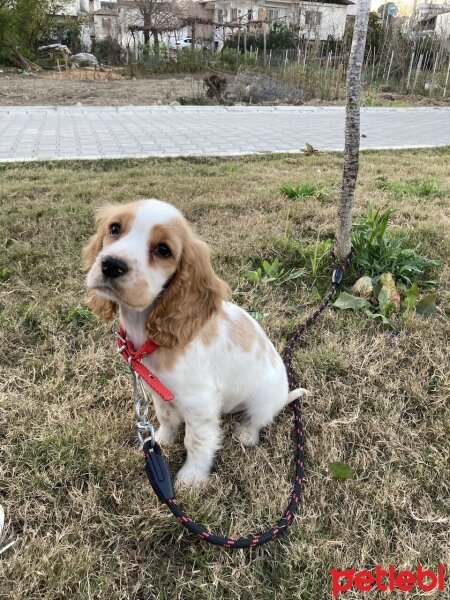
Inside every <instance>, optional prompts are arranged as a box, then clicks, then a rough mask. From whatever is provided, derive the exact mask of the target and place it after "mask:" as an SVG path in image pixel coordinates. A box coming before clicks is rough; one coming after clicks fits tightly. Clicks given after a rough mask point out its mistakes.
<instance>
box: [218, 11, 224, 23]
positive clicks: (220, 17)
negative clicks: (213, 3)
mask: <svg viewBox="0 0 450 600" xmlns="http://www.w3.org/2000/svg"><path fill="white" fill-rule="evenodd" d="M217 20H218V21H219V23H223V10H220V9H218V11H217Z"/></svg>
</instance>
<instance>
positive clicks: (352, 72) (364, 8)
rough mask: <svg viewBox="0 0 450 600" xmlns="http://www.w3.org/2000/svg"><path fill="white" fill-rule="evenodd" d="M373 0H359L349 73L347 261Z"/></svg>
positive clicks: (343, 206) (341, 235) (343, 247)
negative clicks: (362, 82) (371, 1)
mask: <svg viewBox="0 0 450 600" xmlns="http://www.w3.org/2000/svg"><path fill="white" fill-rule="evenodd" d="M369 8H370V0H359V4H358V11H357V13H356V20H355V27H354V29H353V40H352V48H351V51H350V58H349V64H348V71H347V101H346V106H345V148H344V172H343V176H342V185H341V195H340V199H339V205H338V211H337V215H338V224H337V232H336V254H337V257H338V258H339V259H340V260H343V259H344V258H345V257H346V256H347V254H348V253H349V252H350V249H351V230H352V210H353V203H354V198H355V187H356V179H357V177H358V169H359V142H360V96H361V69H362V65H363V62H364V49H365V45H366V36H367V25H368V22H369Z"/></svg>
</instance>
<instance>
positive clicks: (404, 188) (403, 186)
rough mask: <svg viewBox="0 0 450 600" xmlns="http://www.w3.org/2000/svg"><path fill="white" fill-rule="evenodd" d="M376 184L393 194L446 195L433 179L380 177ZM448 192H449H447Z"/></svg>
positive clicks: (422, 196)
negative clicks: (408, 179) (390, 178)
mask: <svg viewBox="0 0 450 600" xmlns="http://www.w3.org/2000/svg"><path fill="white" fill-rule="evenodd" d="M377 185H378V187H379V188H380V189H382V190H387V191H389V192H392V193H393V194H394V195H395V196H416V197H418V198H430V197H431V198H436V197H442V196H445V195H446V191H445V189H444V188H443V187H442V184H441V183H440V182H439V181H436V180H435V179H422V180H417V179H413V180H410V181H401V182H393V181H387V180H386V179H380V180H379V181H378V182H377ZM449 193H450V192H449Z"/></svg>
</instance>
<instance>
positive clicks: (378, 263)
mask: <svg viewBox="0 0 450 600" xmlns="http://www.w3.org/2000/svg"><path fill="white" fill-rule="evenodd" d="M394 212H395V211H393V210H391V209H387V210H385V211H384V212H381V211H380V210H379V209H378V210H375V208H374V207H373V206H372V205H371V204H369V207H368V211H367V215H366V216H365V217H364V218H360V219H359V220H357V221H356V223H355V224H354V226H353V236H352V245H353V248H354V250H355V259H354V262H355V264H356V266H357V267H359V268H360V270H362V271H363V272H364V274H365V275H369V276H370V277H375V278H377V277H379V276H380V275H381V274H382V273H392V276H393V278H394V279H395V280H396V281H397V282H401V283H402V284H403V285H406V286H411V285H412V283H413V282H414V281H417V282H419V283H422V284H423V285H424V284H427V285H436V283H437V282H436V281H435V280H428V281H425V280H424V279H423V276H424V275H425V273H426V272H427V271H430V270H431V269H434V268H436V267H437V266H439V264H440V263H439V261H437V260H431V259H429V258H426V257H425V256H422V255H421V254H419V253H418V246H416V248H413V249H411V248H408V247H407V245H408V242H409V234H408V233H404V234H403V235H392V234H390V233H389V232H388V224H389V220H390V218H391V216H392V214H393V213H394Z"/></svg>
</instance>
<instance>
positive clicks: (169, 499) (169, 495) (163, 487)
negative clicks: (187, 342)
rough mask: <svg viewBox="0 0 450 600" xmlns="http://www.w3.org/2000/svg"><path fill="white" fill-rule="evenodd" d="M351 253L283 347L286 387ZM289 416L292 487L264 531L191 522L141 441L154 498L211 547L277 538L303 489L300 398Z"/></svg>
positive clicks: (164, 469) (158, 460)
mask: <svg viewBox="0 0 450 600" xmlns="http://www.w3.org/2000/svg"><path fill="white" fill-rule="evenodd" d="M353 255H354V251H353V248H352V250H351V251H350V253H349V255H348V256H347V258H346V259H345V261H344V262H343V263H342V265H341V266H338V267H336V268H335V269H334V271H333V275H332V280H331V286H330V287H329V289H328V291H327V293H326V294H325V296H324V299H323V300H322V302H321V304H320V305H319V306H318V307H317V308H316V310H314V312H313V313H311V315H310V316H309V317H308V318H307V319H306V320H305V321H304V322H303V323H302V324H301V325H300V327H299V328H298V329H297V331H296V332H295V333H294V334H293V336H292V337H291V339H290V340H289V343H288V345H287V348H286V352H285V354H284V362H285V366H286V372H287V376H288V381H289V387H290V388H293V387H296V376H295V373H294V370H293V368H292V353H293V350H294V348H295V346H296V344H297V343H298V340H299V339H300V336H301V335H302V333H303V332H304V331H305V330H306V329H307V328H308V327H309V326H310V325H312V323H314V321H315V320H316V319H317V317H318V316H319V315H320V314H321V313H322V312H323V311H324V310H325V308H326V307H327V306H328V304H329V303H330V300H331V299H332V298H333V296H334V294H335V293H336V290H337V289H338V287H339V285H340V284H341V281H342V278H343V275H344V273H345V271H346V269H347V268H348V266H349V264H350V262H351V260H352V258H353ZM292 407H293V417H294V435H295V471H294V486H293V489H292V492H291V496H290V501H289V504H288V506H287V508H286V510H285V511H284V513H283V515H282V516H281V519H279V521H278V523H277V524H276V525H275V526H274V527H271V528H270V529H268V530H267V531H265V532H264V533H255V534H251V535H249V536H247V537H240V538H227V537H223V536H221V535H217V534H215V533H212V532H210V531H208V530H207V529H205V528H204V527H203V526H202V525H199V524H198V523H195V522H194V521H193V520H192V519H191V518H190V517H188V516H187V515H186V514H185V513H184V512H183V510H182V509H181V507H180V506H179V505H178V504H177V503H176V500H175V496H174V492H173V485H172V477H171V475H170V471H169V467H168V465H167V463H166V461H165V459H164V457H163V455H162V452H161V448H160V447H159V446H158V444H155V445H154V448H153V452H152V451H151V449H150V451H149V448H147V452H146V446H148V445H149V442H147V443H146V444H144V448H143V449H144V456H145V469H146V472H147V475H148V478H149V481H150V484H151V486H152V488H153V489H154V491H155V493H156V495H157V496H158V498H159V499H160V500H161V501H162V502H164V503H165V504H166V505H167V507H168V508H169V510H170V512H171V513H172V514H173V515H174V516H175V517H176V518H177V519H178V521H179V522H180V523H181V524H182V525H183V526H184V527H185V528H186V529H187V530H188V531H189V532H190V533H192V534H193V535H195V536H196V537H198V538H200V539H202V540H205V541H207V542H209V543H210V544H214V545H215V546H221V547H223V548H227V549H231V550H239V549H241V548H254V547H255V546H261V545H262V544H265V543H266V542H269V541H270V540H273V539H274V538H277V537H278V536H279V535H280V534H281V533H283V532H284V531H285V530H286V529H287V527H288V526H289V525H290V524H291V523H292V521H293V519H294V514H295V513H296V511H297V508H298V504H299V502H300V496H301V493H302V491H303V479H304V459H305V443H304V433H303V423H302V415H301V402H300V399H299V398H297V400H294V402H292Z"/></svg>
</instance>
